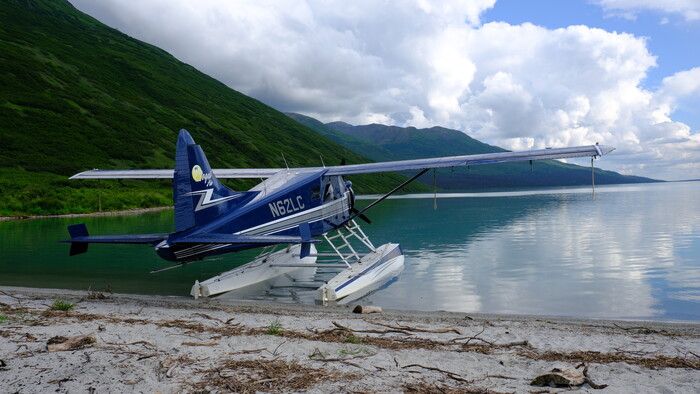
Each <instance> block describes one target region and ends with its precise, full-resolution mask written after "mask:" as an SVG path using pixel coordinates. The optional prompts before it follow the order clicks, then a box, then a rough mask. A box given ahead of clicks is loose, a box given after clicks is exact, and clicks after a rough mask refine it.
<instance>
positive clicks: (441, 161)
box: [326, 145, 615, 175]
mask: <svg viewBox="0 0 700 394" xmlns="http://www.w3.org/2000/svg"><path fill="white" fill-rule="evenodd" d="M614 149H615V148H613V147H611V146H605V145H586V146H577V147H572V148H556V149H539V150H527V151H519V152H498V153H484V154H479V155H465V156H447V157H436V158H432V159H415V160H399V161H386V162H380V163H367V164H352V165H346V166H335V167H329V170H328V172H327V173H326V175H352V174H365V173H372V172H387V171H405V170H420V169H426V168H443V167H460V166H475V165H480V164H495V163H508V162H515V161H527V160H545V159H564V158H569V157H584V156H602V155H604V154H606V153H610V152H612V151H613V150H614Z"/></svg>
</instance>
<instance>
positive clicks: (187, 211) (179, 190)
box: [173, 129, 255, 231]
mask: <svg viewBox="0 0 700 394" xmlns="http://www.w3.org/2000/svg"><path fill="white" fill-rule="evenodd" d="M252 194H255V193H250V192H236V191H233V190H231V189H229V188H228V187H226V186H224V185H223V184H222V183H221V182H219V180H218V179H216V176H214V173H213V172H212V170H211V166H210V165H209V161H208V160H207V157H206V156H205V155H204V151H202V148H201V147H200V146H199V145H196V144H195V142H194V139H192V136H190V134H189V133H188V132H187V130H185V129H182V130H180V135H179V136H178V142H177V150H176V153H175V176H174V178H173V202H174V204H175V230H176V231H184V230H187V229H189V228H192V227H195V226H203V225H205V224H207V223H209V222H211V221H212V220H214V219H215V218H217V217H219V216H220V215H221V214H223V213H224V212H227V211H229V210H231V209H232V208H233V207H235V206H237V205H239V204H240V203H241V202H243V201H244V200H248V198H246V197H248V196H250V195H252Z"/></svg>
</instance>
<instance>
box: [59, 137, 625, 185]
mask: <svg viewBox="0 0 700 394" xmlns="http://www.w3.org/2000/svg"><path fill="white" fill-rule="evenodd" d="M613 150H615V148H613V147H611V146H606V145H585V146H577V147H571V148H554V149H539V150H526V151H518V152H498V153H484V154H478V155H464V156H445V157H435V158H430V159H415V160H399V161H386V162H380V163H366V164H351V165H345V166H332V167H325V169H327V170H328V172H327V173H326V175H353V174H366V173H373V172H391V171H406V170H420V169H426V168H443V167H460V166H475V165H481V164H495V163H508V162H515V161H528V160H546V159H564V158H569V157H585V156H602V155H604V154H606V153H610V152H612V151H613ZM323 169H324V167H309V168H291V169H288V170H287V169H284V168H230V169H228V168H219V169H213V170H212V171H213V172H214V175H215V176H216V177H217V178H257V179H259V178H269V177H271V176H273V175H275V174H276V173H278V172H279V171H292V172H293V171H301V170H305V171H306V170H323ZM173 175H174V170H98V169H95V170H90V171H84V172H81V173H79V174H75V175H73V176H72V177H71V178H70V179H159V178H164V179H171V178H172V177H173Z"/></svg>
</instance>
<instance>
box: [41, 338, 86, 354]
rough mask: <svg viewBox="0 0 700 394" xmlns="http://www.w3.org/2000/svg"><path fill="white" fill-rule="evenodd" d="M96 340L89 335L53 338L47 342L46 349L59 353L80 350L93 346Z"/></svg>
mask: <svg viewBox="0 0 700 394" xmlns="http://www.w3.org/2000/svg"><path fill="white" fill-rule="evenodd" d="M95 342H97V341H96V340H95V338H93V337H91V336H88V335H79V336H77V337H70V338H68V337H60V336H57V337H53V338H51V339H49V340H48V341H47V342H46V347H47V349H48V350H49V351H50V352H59V351H64V350H78V349H83V348H86V347H89V346H92V345H93V344H94V343H95Z"/></svg>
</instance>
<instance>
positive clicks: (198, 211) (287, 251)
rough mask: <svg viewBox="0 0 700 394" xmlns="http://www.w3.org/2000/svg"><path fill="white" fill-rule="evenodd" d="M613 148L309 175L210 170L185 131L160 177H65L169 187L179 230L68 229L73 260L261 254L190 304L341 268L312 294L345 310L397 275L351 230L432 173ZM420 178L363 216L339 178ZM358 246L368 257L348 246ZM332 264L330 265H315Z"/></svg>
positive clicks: (310, 170) (386, 258)
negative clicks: (107, 250) (127, 248)
mask: <svg viewBox="0 0 700 394" xmlns="http://www.w3.org/2000/svg"><path fill="white" fill-rule="evenodd" d="M612 150H613V148H611V147H606V146H603V145H598V144H595V145H588V146H579V147H573V148H555V149H540V150H529V151H521V152H499V153H487V154H478V155H464V156H449V157H437V158H429V159H415V160H401V161H392V162H382V163H366V164H351V165H340V166H329V167H326V166H323V167H306V168H253V169H235V168H234V169H212V168H211V166H210V165H209V162H208V160H207V158H206V156H205V155H204V151H203V150H202V148H201V147H200V146H199V145H197V144H195V142H194V140H193V139H192V136H190V134H189V133H188V132H187V131H186V130H180V133H179V136H178V139H177V146H176V151H175V168H174V170H173V169H161V170H91V171H85V172H82V173H79V174H76V175H74V176H73V177H71V179H136V178H138V179H158V178H168V179H172V180H173V203H174V206H175V231H174V232H172V233H163V234H130V235H98V236H91V235H89V234H88V230H87V227H86V226H85V225H84V224H76V225H72V226H69V227H68V231H69V233H70V236H71V237H70V239H67V240H64V241H63V242H69V243H71V249H70V254H71V256H72V255H78V254H82V253H85V252H87V250H88V245H89V244H91V243H107V244H114V243H127V244H146V245H150V246H151V247H153V248H154V249H155V251H156V253H157V254H158V255H159V256H160V257H161V258H163V259H165V260H168V261H172V262H175V263H177V264H176V265H173V266H170V267H166V268H163V269H160V270H156V271H153V272H159V271H163V270H167V269H171V268H177V267H182V266H184V265H187V264H190V263H192V262H196V261H200V260H203V259H206V258H210V257H212V256H217V255H221V254H225V253H233V252H239V251H243V250H247V249H255V248H271V247H274V246H279V247H283V249H282V250H277V251H275V250H268V249H263V251H264V252H263V253H261V254H260V256H258V258H256V259H255V260H253V261H252V262H250V263H248V264H245V265H243V266H241V267H238V268H236V269H233V270H231V271H228V272H224V273H222V274H221V275H217V276H215V277H213V278H211V279H208V280H205V281H203V282H196V283H195V284H194V286H193V287H192V292H191V293H192V295H193V296H195V297H209V296H213V295H217V294H222V293H225V292H228V291H232V290H235V289H241V288H245V287H249V286H251V285H254V284H256V283H262V282H267V281H272V282H274V281H277V280H285V279H294V278H296V277H303V276H305V275H307V274H308V273H310V272H313V270H314V269H319V268H324V269H340V270H341V272H339V273H338V274H337V275H335V276H334V277H332V278H331V279H329V280H325V281H324V283H323V284H322V285H321V286H320V288H319V289H318V291H317V297H316V298H317V299H318V300H319V301H321V302H323V303H330V302H344V301H345V302H347V300H350V299H353V298H357V297H358V296H360V295H362V294H366V293H367V292H368V291H371V290H372V289H375V288H376V287H377V286H378V285H380V284H381V283H382V282H383V281H385V280H386V279H387V278H388V277H391V276H392V275H396V273H397V272H400V270H401V269H402V267H403V263H404V256H403V254H402V252H401V248H400V247H399V245H398V244H394V243H387V244H384V245H381V246H379V247H376V248H375V247H374V246H373V245H372V243H371V242H370V241H369V239H368V238H367V237H366V236H365V234H364V233H363V232H362V230H361V229H360V228H359V226H358V225H357V223H356V222H355V219H356V218H359V219H362V220H364V221H365V222H367V223H370V220H369V218H367V217H366V216H365V215H364V212H366V211H367V210H369V209H370V208H372V207H373V206H375V205H376V204H378V203H379V202H381V201H383V200H384V199H385V198H387V197H388V196H390V195H391V194H393V193H395V192H396V191H398V190H399V189H401V188H402V187H403V186H404V185H406V184H408V183H409V182H412V181H413V180H415V179H416V178H418V177H419V176H420V175H422V174H424V173H425V172H427V171H428V170H429V169H435V168H445V167H456V166H474V165H485V164H494V163H505V162H515V161H533V160H543V159H560V158H569V157H581V156H591V163H593V158H595V157H598V156H602V155H604V154H606V153H608V152H610V151H612ZM407 170H419V172H418V173H417V174H415V175H414V176H413V177H411V178H410V179H408V180H406V181H405V182H403V183H402V184H400V185H398V186H396V187H395V188H394V189H393V190H391V191H390V192H389V193H387V194H386V195H384V196H382V197H381V198H379V199H377V200H376V201H374V202H372V203H371V204H369V205H368V206H366V207H365V208H363V209H362V210H357V209H356V208H355V193H354V191H353V189H352V183H351V182H349V181H345V180H344V179H343V177H344V176H348V175H355V174H367V173H377V172H396V171H407ZM220 178H221V179H223V178H253V179H263V181H262V182H261V183H259V184H258V185H256V186H254V187H253V188H251V189H250V190H248V191H234V190H232V189H230V188H228V187H226V186H225V185H224V184H222V183H221V182H220V181H219V179H220ZM321 238H323V239H325V241H326V242H327V243H328V246H329V247H330V249H331V252H329V253H319V252H318V251H317V249H316V247H314V244H316V243H319V242H322V240H321ZM353 242H359V243H360V244H361V245H363V247H364V248H366V250H364V251H362V252H360V251H359V250H358V248H356V247H355V246H353ZM329 256H330V257H333V258H336V257H337V260H336V261H335V263H331V264H327V263H325V262H320V261H317V258H318V257H329Z"/></svg>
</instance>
